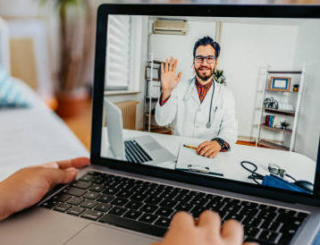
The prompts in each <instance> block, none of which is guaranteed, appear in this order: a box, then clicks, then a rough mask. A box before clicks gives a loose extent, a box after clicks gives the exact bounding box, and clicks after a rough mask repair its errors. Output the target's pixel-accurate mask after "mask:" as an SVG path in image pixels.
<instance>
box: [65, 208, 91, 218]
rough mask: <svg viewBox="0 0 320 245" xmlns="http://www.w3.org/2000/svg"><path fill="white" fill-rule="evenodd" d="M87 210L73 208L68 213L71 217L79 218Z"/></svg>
mask: <svg viewBox="0 0 320 245" xmlns="http://www.w3.org/2000/svg"><path fill="white" fill-rule="evenodd" d="M85 210H86V209H85V208H80V207H73V208H71V209H69V211H68V212H67V213H68V214H71V215H75V216H79V215H80V214H82V213H83V212H84V211H85Z"/></svg>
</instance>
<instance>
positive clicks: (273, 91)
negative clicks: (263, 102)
mask: <svg viewBox="0 0 320 245" xmlns="http://www.w3.org/2000/svg"><path fill="white" fill-rule="evenodd" d="M266 91H267V92H270V93H291V94H299V92H293V91H278V90H270V89H266Z"/></svg>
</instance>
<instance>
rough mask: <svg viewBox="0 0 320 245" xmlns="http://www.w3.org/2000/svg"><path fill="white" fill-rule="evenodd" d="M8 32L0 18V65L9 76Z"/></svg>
mask: <svg viewBox="0 0 320 245" xmlns="http://www.w3.org/2000/svg"><path fill="white" fill-rule="evenodd" d="M9 48H10V45H9V30H8V27H7V25H6V23H5V21H4V20H3V19H1V17H0V65H1V66H2V67H4V69H6V70H7V72H8V73H9V74H10V49H9Z"/></svg>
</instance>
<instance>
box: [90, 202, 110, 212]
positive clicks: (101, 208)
mask: <svg viewBox="0 0 320 245" xmlns="http://www.w3.org/2000/svg"><path fill="white" fill-rule="evenodd" d="M111 208H112V205H110V204H106V203H100V204H99V205H98V206H96V207H95V208H94V210H98V211H101V212H107V211H108V210H110V209H111Z"/></svg>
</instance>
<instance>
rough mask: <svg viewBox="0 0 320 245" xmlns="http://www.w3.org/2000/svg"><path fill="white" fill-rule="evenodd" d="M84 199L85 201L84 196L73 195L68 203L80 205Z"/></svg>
mask: <svg viewBox="0 0 320 245" xmlns="http://www.w3.org/2000/svg"><path fill="white" fill-rule="evenodd" d="M83 201H84V199H83V198H82V197H72V198H71V199H69V200H68V201H67V203H69V204H73V205H79V204H80V203H82V202H83Z"/></svg>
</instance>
